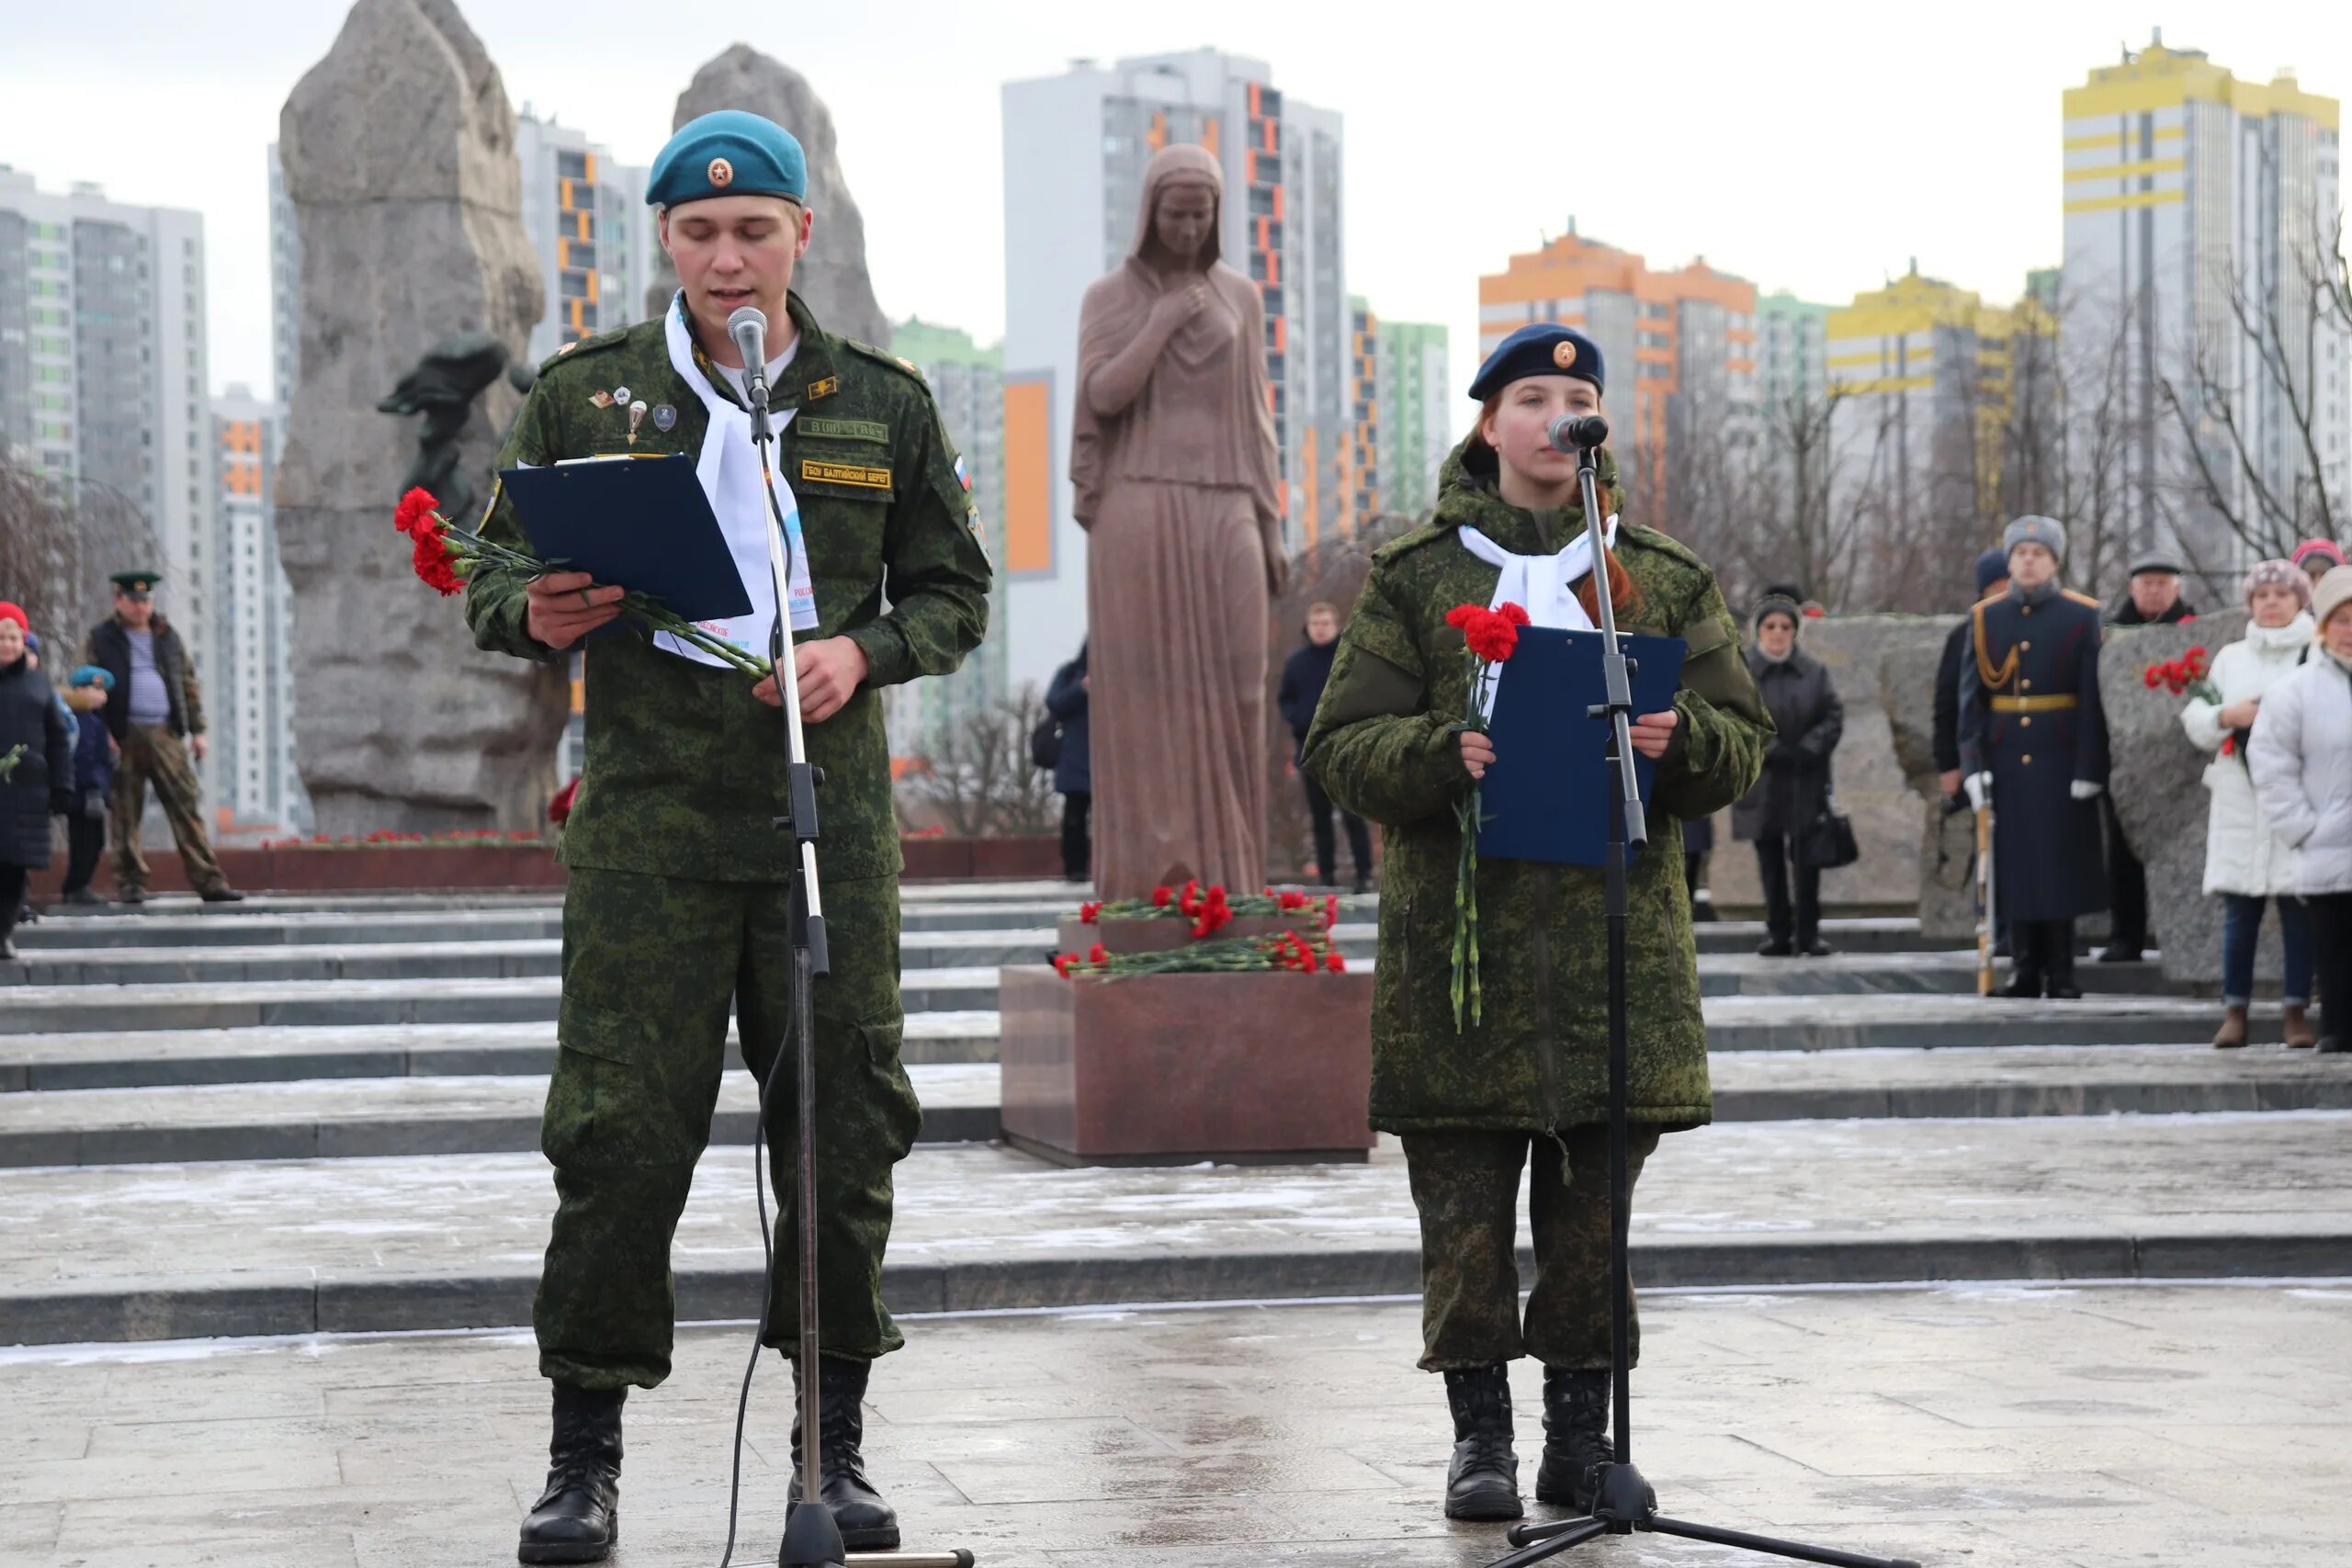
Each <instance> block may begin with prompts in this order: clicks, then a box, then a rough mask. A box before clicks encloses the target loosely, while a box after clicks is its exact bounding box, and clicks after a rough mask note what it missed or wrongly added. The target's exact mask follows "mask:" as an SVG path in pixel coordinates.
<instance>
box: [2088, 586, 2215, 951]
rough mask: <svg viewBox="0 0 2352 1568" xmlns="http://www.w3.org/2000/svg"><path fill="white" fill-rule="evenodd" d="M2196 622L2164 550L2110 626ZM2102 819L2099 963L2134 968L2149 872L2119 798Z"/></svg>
mask: <svg viewBox="0 0 2352 1568" xmlns="http://www.w3.org/2000/svg"><path fill="white" fill-rule="evenodd" d="M2196 618H2197V609H2196V606H2195V605H2193V604H2189V602H2188V600H2186V599H2184V598H2182V597H2181V595H2180V562H2179V560H2178V559H2177V558H2175V557H2173V556H2171V555H2169V554H2167V553H2165V552H2163V551H2158V552H2156V553H2154V554H2151V555H2144V556H2142V557H2141V558H2139V559H2137V560H2135V561H2133V562H2132V563H2131V586H2130V587H2129V588H2128V589H2127V590H2125V592H2124V595H2123V600H2122V602H2121V603H2120V604H2118V605H2117V606H2116V607H2115V610H2114V612H2113V614H2112V615H2109V617H2108V624H2109V626H2175V625H2177V624H2178V623H2180V622H2182V621H2193V620H2195V619H2196ZM2099 815H2100V818H2101V820H2102V821H2103V823H2104V824H2105V827H2106V829H2107V908H2108V917H2107V920H2108V937H2107V945H2106V946H2105V947H2104V948H2102V949H2100V950H2099V955H2098V961H2099V962H2100V963H2101V964H2129V963H2131V962H2133V961H2134V960H2136V959H2138V958H2140V957H2141V956H2142V955H2143V953H2146V951H2147V947H2148V873H2147V868H2146V867H2144V866H2143V865H2142V864H2141V863H2140V857H2139V856H2138V855H2135V854H2133V853H2132V852H2131V843H2130V842H2129V841H2128V840H2125V838H2124V837H2123V821H2122V818H2120V817H2118V816H2116V814H2115V797H2114V796H2113V795H2102V796H2100V797H2099Z"/></svg>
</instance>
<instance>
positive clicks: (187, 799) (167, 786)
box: [108, 724, 229, 893]
mask: <svg viewBox="0 0 2352 1568" xmlns="http://www.w3.org/2000/svg"><path fill="white" fill-rule="evenodd" d="M150 784H153V786H154V788H155V800H156V803H157V804H158V805H160V806H161V807H163V808H164V820H165V821H167V822H169V823H170V824H171V825H172V841H173V842H174V843H175V844H177V845H178V846H179V852H180V866H181V868H182V869H183V870H185V871H186V872H187V885H188V886H190V887H193V888H195V889H196V890H197V891H198V893H215V892H219V891H220V889H222V888H225V887H227V886H229V878H228V876H227V875H226V874H223V873H222V871H221V870H220V862H219V861H217V860H214V859H213V858H212V840H211V838H210V836H209V834H207V833H206V832H205V830H204V791H203V788H202V786H200V785H199V784H198V783H197V782H196V769H195V768H194V766H192V765H191V764H190V763H189V761H188V756H187V742H186V741H184V740H182V739H180V738H179V737H178V736H176V735H174V734H173V733H172V732H171V731H170V730H169V729H166V728H164V727H163V726H162V725H160V724H133V725H127V726H125V727H124V728H123V732H122V760H121V761H119V762H118V763H117V764H116V766H115V774H114V804H113V807H112V809H111V815H112V818H113V820H112V821H111V822H109V823H108V827H109V829H111V830H112V832H113V834H114V876H115V880H116V881H117V882H119V883H120V884H121V885H122V886H123V887H124V888H125V889H129V888H132V887H138V888H144V887H145V886H147V857H146V855H145V854H144V853H142V852H141V850H140V848H139V824H140V821H141V818H144V817H145V816H146V815H147V787H148V786H149V785H150Z"/></svg>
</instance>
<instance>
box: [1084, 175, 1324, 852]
mask: <svg viewBox="0 0 2352 1568" xmlns="http://www.w3.org/2000/svg"><path fill="white" fill-rule="evenodd" d="M1223 201H1224V178H1223V175H1222V174H1221V173H1220V171H1219V170H1218V167H1217V163H1216V159H1215V158H1214V157H1212V156H1211V155H1210V154H1209V153H1208V152H1204V151H1203V150H1202V149H1201V148H1198V147H1190V146H1178V147H1169V148H1165V149H1163V150H1162V151H1161V152H1159V154H1158V155H1157V156H1156V157H1154V158H1153V159H1152V161H1151V163H1150V164H1149V165H1148V167H1147V168H1146V170H1145V172H1144V188H1143V200H1142V207H1141V211H1140V212H1139V213H1138V215H1137V219H1136V243H1135V248H1134V249H1133V250H1132V251H1131V252H1130V253H1129V254H1128V255H1127V259H1126V260H1125V263H1123V264H1122V265H1120V266H1119V268H1118V270H1116V271H1115V272H1113V273H1111V274H1110V275H1109V276H1105V277H1103V278H1101V279H1100V280H1098V281H1097V282H1096V283H1095V284H1094V285H1093V287H1091V288H1089V289H1088V290H1087V291H1086V302H1085V305H1084V307H1083V309H1082V310H1081V311H1080V317H1079V351H1078V352H1079V385H1078V397H1077V404H1078V418H1077V430H1076V433H1075V435H1074V438H1073V440H1072V442H1071V450H1070V481H1071V487H1072V489H1073V491H1075V501H1074V507H1075V512H1076V515H1077V518H1078V522H1079V525H1080V526H1081V527H1083V528H1085V529H1086V530H1087V533H1088V547H1087V548H1088V561H1087V605H1088V615H1089V623H1090V624H1089V628H1088V629H1089V634H1090V637H1091V645H1090V646H1091V652H1090V656H1089V658H1090V663H1089V670H1088V687H1089V692H1090V694H1091V703H1090V705H1089V706H1090V713H1091V724H1092V729H1093V735H1092V762H1093V773H1094V885H1095V887H1096V888H1097V890H1098V891H1099V892H1100V893H1101V894H1102V896H1103V897H1106V898H1125V897H1141V896H1143V895H1145V894H1148V892H1149V891H1150V890H1151V889H1152V888H1153V887H1154V886H1159V885H1162V884H1169V885H1174V884H1181V883H1182V881H1183V880H1185V879H1186V878H1188V877H1198V878H1199V879H1200V880H1201V882H1202V883H1203V884H1204V886H1205V885H1208V884H1212V883H1216V884H1222V885H1224V886H1227V887H1229V888H1232V889H1234V890H1236V891H1241V890H1247V891H1250V892H1255V891H1257V889H1258V888H1259V886H1261V884H1262V883H1263V881H1264V878H1265V859H1266V827H1265V824H1266V772H1267V771H1266V766H1265V758H1264V756H1263V754H1262V753H1263V750H1264V748H1265V745H1266V724H1265V711H1264V710H1265V703H1266V616H1267V605H1268V601H1269V596H1270V594H1272V593H1273V592H1279V591H1280V589H1281V587H1282V584H1283V579H1284V577H1285V575H1286V564H1285V563H1286V558H1285V556H1284V553H1283V543H1282V510H1281V507H1282V502H1281V494H1282V490H1281V483H1280V474H1281V469H1280V467H1279V465H1278V461H1277V459H1276V457H1275V452H1274V426H1273V414H1272V407H1271V400H1270V398H1269V396H1268V391H1267V380H1266V317H1265V308H1264V305H1263V304H1262V302H1261V299H1260V298H1259V294H1258V288H1257V286H1256V285H1255V284H1253V283H1251V282H1250V280H1249V279H1248V278H1247V277H1244V276H1242V275H1241V274H1240V273H1238V272H1237V271H1235V270H1234V269H1233V268H1232V267H1229V266H1227V265H1225V263H1224V262H1223V261H1222V260H1220V259H1219V254H1220V246H1219V243H1218V236H1219V233H1220V231H1221V229H1222V222H1221V220H1222V211H1221V209H1222V206H1223Z"/></svg>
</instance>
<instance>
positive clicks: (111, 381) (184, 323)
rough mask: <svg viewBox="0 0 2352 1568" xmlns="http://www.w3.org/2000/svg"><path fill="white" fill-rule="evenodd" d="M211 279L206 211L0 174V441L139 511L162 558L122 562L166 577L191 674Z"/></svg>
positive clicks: (196, 650) (203, 587) (206, 589)
mask: <svg viewBox="0 0 2352 1568" xmlns="http://www.w3.org/2000/svg"><path fill="white" fill-rule="evenodd" d="M204 285H205V278H204V220H203V217H202V216H201V215H200V214H198V213H195V212H187V211H182V210H180V209H175V208H167V207H131V206H127V205H125V204H123V203H120V202H115V201H109V200H107V197H106V193H105V192H104V191H102V190H101V189H99V187H97V186H95V185H86V184H77V185H74V186H73V187H71V188H70V189H69V190H67V191H65V192H64V193H62V194H59V193H55V192H51V191H44V190H41V189H40V188H39V187H38V186H36V185H35V184H34V181H33V176H32V175H29V174H26V173H22V172H20V171H18V170H16V169H12V168H9V167H8V166H7V165H6V164H0V446H6V448H7V450H8V453H9V456H10V457H11V459H12V460H14V461H16V462H17V463H20V464H22V465H24V466H25V467H27V468H33V469H36V470H38V471H40V473H43V474H45V475H47V476H48V477H49V478H50V479H51V480H52V481H53V482H55V483H56V484H58V485H59V486H60V487H61V488H62V489H65V490H67V491H81V490H85V489H87V488H89V487H98V486H102V487H105V488H106V489H107V490H109V491H114V492H115V493H117V494H119V495H120V496H122V497H123V498H124V499H125V500H126V501H128V502H130V504H131V505H132V506H134V507H136V508H138V509H139V510H140V511H141V513H144V514H145V515H146V517H147V519H148V521H149V523H150V525H152V526H153V529H154V533H155V541H156V547H157V553H158V555H159V556H160V557H161V558H160V559H158V560H155V561H152V562H144V563H141V562H126V563H125V566H126V567H130V566H137V565H141V564H144V565H152V566H153V567H154V568H155V569H156V570H159V571H161V572H162V573H163V574H164V585H163V588H162V590H161V593H160V599H161V603H162V604H163V606H164V610H165V613H166V614H167V615H170V617H171V618H172V619H173V621H174V622H175V624H176V625H177V626H179V627H180V631H181V635H182V636H183V637H185V638H186V639H187V643H188V645H189V649H190V651H191V652H192V653H193V654H194V655H195V656H196V658H197V660H198V667H199V668H202V667H204V665H205V663H206V660H207V655H208V654H209V651H210V650H209V646H208V645H209V638H208V637H207V626H208V625H209V611H210V601H211V587H212V585H211V582H210V580H209V570H208V567H209V563H208V561H207V560H206V550H205V543H206V541H207V540H208V539H209V537H210V536H211V529H212V511H213V501H214V481H213V474H212V461H213V446H212V440H211V435H212V428H211V415H210V410H209V395H208V390H207V387H208V383H207V380H206V376H207V368H206V358H205V334H204V321H205V311H204ZM104 608H105V607H104V606H103V605H93V606H91V618H92V619H93V620H96V618H97V616H98V615H100V614H102V613H103V611H104ZM76 629H77V630H78V628H76Z"/></svg>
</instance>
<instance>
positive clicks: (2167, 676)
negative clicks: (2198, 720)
mask: <svg viewBox="0 0 2352 1568" xmlns="http://www.w3.org/2000/svg"><path fill="white" fill-rule="evenodd" d="M2211 672H2212V666H2211V664H2210V663H2208V662H2207V661H2206V658H2205V650H2204V649H2201V648H2192V649H2189V650H2188V652H2187V653H2184V654H2182V655H2181V656H2180V657H2179V658H2178V659H2166V660H2161V661H2160V662H2158V663H2154V664H2151V665H2149V666H2148V667H2147V668H2146V669H2144V670H2143V671H2140V679H2141V680H2142V681H2143V682H2145V683H2146V685H2147V688H2148V690H2150V691H2152V692H2153V691H2154V690H2156V689H2157V688H2158V687H2160V686H2161V687H2165V688H2168V689H2169V690H2170V691H2171V693H2172V694H2173V695H2174V696H2176V697H2201V698H2203V699H2204V700H2205V701H2207V702H2209V703H2214V704H2218V703H2220V702H2221V700H2222V689H2221V688H2220V687H2219V686H2216V685H2215V684H2213V682H2212V681H2211V679H2210V678H2209V677H2210V676H2211Z"/></svg>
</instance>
